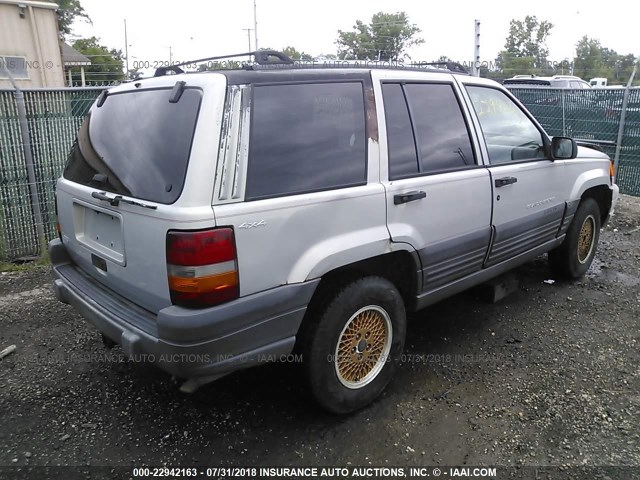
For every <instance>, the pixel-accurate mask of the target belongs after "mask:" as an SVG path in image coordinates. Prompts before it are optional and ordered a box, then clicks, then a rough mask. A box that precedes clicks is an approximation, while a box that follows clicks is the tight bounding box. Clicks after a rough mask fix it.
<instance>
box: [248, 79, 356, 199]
mask: <svg viewBox="0 0 640 480" xmlns="http://www.w3.org/2000/svg"><path fill="white" fill-rule="evenodd" d="M252 110H253V117H252V121H251V147H250V151H249V169H248V172H247V186H246V199H247V200H257V199H260V198H268V197H276V196H280V195H293V194H298V193H306V192H313V191H319V190H326V189H330V188H341V187H348V186H353V185H358V184H363V183H365V182H366V149H365V147H366V135H365V118H364V99H363V90H362V84H361V83H316V84H312V83H309V84H294V85H263V86H257V87H255V88H254V92H253V105H252Z"/></svg>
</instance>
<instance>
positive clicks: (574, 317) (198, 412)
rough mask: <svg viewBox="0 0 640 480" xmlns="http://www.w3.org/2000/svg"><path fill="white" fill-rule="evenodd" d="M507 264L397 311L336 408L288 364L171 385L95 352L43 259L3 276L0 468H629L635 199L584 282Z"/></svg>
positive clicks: (638, 444) (111, 353)
mask: <svg viewBox="0 0 640 480" xmlns="http://www.w3.org/2000/svg"><path fill="white" fill-rule="evenodd" d="M517 273H518V275H519V277H520V288H519V289H518V290H517V291H516V292H515V293H513V294H512V295H511V296H509V297H507V298H506V299H504V300H502V301H499V302H497V303H495V304H491V303H488V302H486V301H485V300H483V299H482V298H481V295H480V293H479V292H480V291H479V290H473V291H470V292H465V293H463V294H461V295H457V296H456V297H454V298H451V299H449V300H447V301H444V302H442V303H440V304H438V305H435V306H433V307H431V308H429V309H427V310H425V311H422V312H420V313H418V314H416V315H414V316H413V318H412V319H411V320H412V321H411V322H410V325H409V328H408V336H407V350H406V361H405V362H404V363H403V365H402V367H401V368H400V370H399V373H398V375H397V377H396V378H395V380H394V381H393V382H392V383H391V385H390V386H389V388H388V389H387V391H386V392H385V394H384V395H383V396H382V398H380V399H379V400H378V401H377V402H376V403H375V404H374V405H372V406H370V407H369V408H367V409H365V410H363V411H361V412H359V413H356V414H354V415H351V416H348V417H336V416H331V415H328V414H326V413H323V412H322V411H320V410H319V409H318V408H316V406H315V405H314V404H313V403H312V401H311V400H310V399H309V397H308V394H307V393H306V391H305V389H304V388H303V386H302V385H303V384H302V382H301V381H300V379H299V378H298V376H297V371H298V370H297V369H296V366H295V365H286V364H278V365H268V366H265V367H260V368H257V369H252V370H247V371H242V372H238V373H236V374H233V375H230V376H228V377H226V378H223V379H221V380H219V381H217V382H215V383H213V384H210V385H207V386H205V387H203V388H201V389H200V390H199V391H197V392H196V393H195V394H192V395H186V394H182V393H181V392H179V390H178V387H179V383H178V382H177V380H175V379H172V378H171V377H169V376H168V375H166V374H165V373H163V372H161V371H159V370H156V369H155V368H154V367H151V366H145V365H143V364H140V363H134V362H128V361H125V360H124V357H123V356H122V351H121V350H120V349H119V347H116V348H115V349H113V350H107V349H105V347H104V346H103V344H102V342H101V339H100V336H99V335H98V334H97V332H96V331H95V330H94V329H93V328H92V327H91V326H90V325H89V324H87V323H85V321H84V320H83V319H82V318H81V317H80V316H79V315H77V314H76V313H75V311H74V310H73V309H72V308H71V307H69V306H66V305H63V304H61V303H59V302H57V301H56V300H55V299H54V297H53V294H52V292H51V288H50V283H51V279H50V273H49V270H48V269H47V268H45V267H34V268H31V269H29V270H27V271H23V272H4V273H2V274H1V275H0V350H1V349H2V348H5V347H7V346H9V345H12V344H15V345H16V346H17V350H16V351H15V352H14V353H12V354H10V355H9V356H7V357H5V358H4V359H3V360H0V466H14V467H16V466H29V465H31V466H33V465H41V466H42V465H47V466H51V465H81V466H85V465H92V466H93V465H104V466H140V465H193V464H198V465H335V464H337V465H379V466H380V465H442V466H447V465H453V466H456V465H458V466H462V465H498V466H500V465H502V466H513V465H521V466H563V465H564V466H582V465H587V466H610V465H616V466H640V354H639V349H640V333H639V332H640V199H638V198H633V197H626V196H623V197H622V198H621V200H620V203H619V205H618V207H617V209H616V213H615V215H614V217H613V219H612V221H611V223H610V224H609V226H607V227H606V228H605V229H604V230H603V232H602V236H601V242H600V246H599V250H598V254H597V257H596V260H595V262H594V265H593V267H592V269H591V271H590V273H589V274H588V275H587V276H586V277H584V278H583V279H581V280H579V281H575V282H561V281H556V282H554V283H551V282H549V283H545V280H550V279H553V277H551V276H550V274H549V273H548V269H547V264H546V258H545V257H540V258H539V259H537V260H536V261H534V262H532V263H529V264H527V265H526V266H524V267H522V268H520V269H518V270H517ZM14 470H15V469H7V470H5V473H7V472H11V471H14ZM0 476H2V475H0ZM602 478H614V476H613V475H611V476H608V477H602Z"/></svg>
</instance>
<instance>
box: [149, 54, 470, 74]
mask: <svg viewBox="0 0 640 480" xmlns="http://www.w3.org/2000/svg"><path fill="white" fill-rule="evenodd" d="M247 56H253V57H254V58H255V64H244V68H245V69H248V70H262V69H271V68H276V69H277V68H284V69H288V68H319V67H320V68H373V69H379V68H381V69H401V70H428V71H434V68H429V67H435V70H447V71H449V72H452V73H461V74H464V75H469V72H468V71H467V69H466V68H465V67H464V66H463V65H461V64H460V63H458V62H451V61H448V62H412V63H409V64H404V63H398V62H395V61H382V62H381V61H379V60H348V61H343V60H335V61H334V60H327V61H325V62H324V63H323V64H320V63H317V62H316V61H315V60H314V61H313V62H310V61H306V60H296V61H293V60H292V59H291V58H290V57H289V56H287V55H285V54H284V53H282V52H277V51H275V50H257V51H254V52H244V53H233V54H230V55H218V56H215V57H206V58H199V59H197V60H190V61H187V62H182V63H176V64H175V65H171V66H168V67H160V68H157V69H156V71H155V74H154V75H153V76H154V77H161V76H163V75H166V74H167V73H168V72H173V73H185V72H184V70H183V69H181V68H180V67H182V66H184V65H193V64H197V63H202V62H208V61H212V60H224V59H227V58H236V57H247ZM351 62H353V63H351Z"/></svg>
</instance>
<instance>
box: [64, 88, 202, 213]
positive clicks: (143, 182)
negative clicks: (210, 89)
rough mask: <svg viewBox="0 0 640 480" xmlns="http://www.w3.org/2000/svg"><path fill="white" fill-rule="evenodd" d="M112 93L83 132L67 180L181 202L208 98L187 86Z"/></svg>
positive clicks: (129, 194)
mask: <svg viewBox="0 0 640 480" xmlns="http://www.w3.org/2000/svg"><path fill="white" fill-rule="evenodd" d="M170 96H171V90H170V89H161V90H136V91H132V92H126V93H117V94H111V95H109V96H108V97H107V98H106V100H105V101H104V104H103V105H102V106H101V107H99V108H98V107H93V108H92V110H91V112H90V113H89V115H88V116H87V118H86V119H85V120H84V122H83V124H82V126H81V127H80V130H79V131H78V136H77V141H76V144H75V145H74V147H73V150H72V151H71V154H70V156H69V162H68V164H67V167H66V168H65V171H64V177H65V178H66V179H68V180H71V181H73V182H76V183H80V184H83V185H88V186H91V187H95V188H96V189H99V190H106V191H109V192H113V193H118V194H121V195H128V196H132V197H136V198H140V199H144V200H150V201H153V202H158V203H164V204H170V203H173V202H175V201H176V200H177V199H178V197H179V196H180V193H181V192H182V187H183V185H184V180H185V176H186V171H187V163H188V161H189V154H190V151H191V142H192V139H193V133H194V131H195V126H196V120H197V118H198V111H199V108H200V101H201V98H202V94H201V92H200V90H197V89H192V88H187V89H186V90H184V92H183V93H182V96H181V97H180V99H179V101H178V102H176V103H170V102H169V98H170Z"/></svg>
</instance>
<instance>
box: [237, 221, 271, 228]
mask: <svg viewBox="0 0 640 480" xmlns="http://www.w3.org/2000/svg"><path fill="white" fill-rule="evenodd" d="M266 226H267V222H265V221H264V220H260V221H259V222H244V223H241V224H240V225H238V228H254V227H266Z"/></svg>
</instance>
